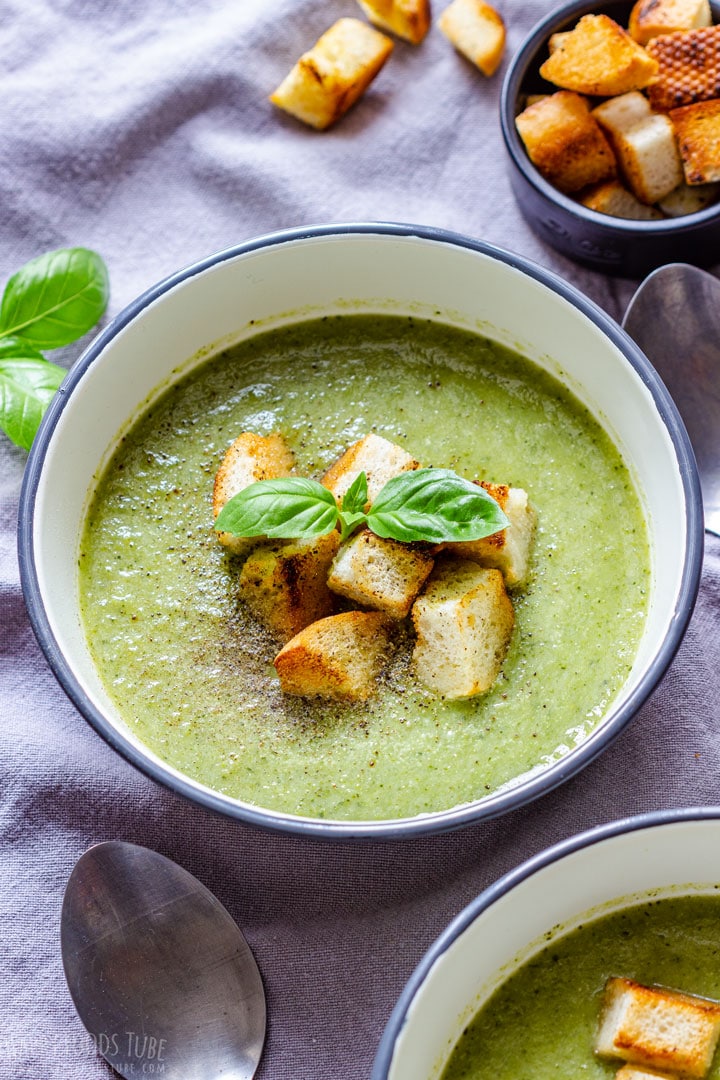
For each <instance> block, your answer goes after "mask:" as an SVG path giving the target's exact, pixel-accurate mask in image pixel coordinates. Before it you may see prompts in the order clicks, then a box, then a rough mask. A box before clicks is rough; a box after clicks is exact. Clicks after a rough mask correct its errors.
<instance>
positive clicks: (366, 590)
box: [328, 529, 434, 619]
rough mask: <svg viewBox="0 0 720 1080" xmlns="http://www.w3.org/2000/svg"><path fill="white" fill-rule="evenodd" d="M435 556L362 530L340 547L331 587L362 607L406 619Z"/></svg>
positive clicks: (420, 548) (334, 565) (412, 546)
mask: <svg viewBox="0 0 720 1080" xmlns="http://www.w3.org/2000/svg"><path fill="white" fill-rule="evenodd" d="M433 562H434V560H433V557H432V555H429V554H428V553H427V551H425V550H423V549H422V547H421V546H420V545H417V544H404V543H400V542H399V541H397V540H384V539H383V538H382V537H380V536H376V535H375V533H373V532H370V530H369V529H362V530H361V531H360V532H357V533H355V535H354V536H351V537H350V539H349V540H346V541H345V543H344V544H342V545H341V547H340V550H339V551H338V553H337V555H336V557H335V560H334V562H333V564H332V567H331V569H330V574H329V576H328V586H329V587H330V588H331V589H332V590H333V592H336V593H338V594H339V595H340V596H346V597H347V598H348V599H349V600H354V601H355V603H356V604H361V605H362V607H369V608H373V609H374V610H376V611H384V612H386V613H387V614H388V615H391V616H392V617H393V618H394V619H404V618H405V616H406V615H407V614H408V612H409V611H410V608H411V607H412V604H413V601H414V600H415V598H416V597H417V595H418V593H419V592H420V590H421V589H422V587H423V585H424V584H425V582H426V581H427V579H428V577H429V575H430V571H431V570H432V568H433Z"/></svg>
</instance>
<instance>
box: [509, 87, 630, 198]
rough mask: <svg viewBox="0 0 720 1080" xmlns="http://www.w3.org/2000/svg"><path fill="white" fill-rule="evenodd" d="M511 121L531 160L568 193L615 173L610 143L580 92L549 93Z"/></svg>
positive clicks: (561, 91)
mask: <svg viewBox="0 0 720 1080" xmlns="http://www.w3.org/2000/svg"><path fill="white" fill-rule="evenodd" d="M515 124H516V126H517V129H518V133H519V135H520V138H521V139H522V141H523V143H524V144H525V149H526V150H527V152H528V157H529V158H530V160H531V161H532V163H533V165H535V167H536V168H537V169H538V171H539V172H540V173H542V175H543V176H544V177H545V179H546V180H548V181H549V182H550V183H551V184H553V186H554V187H557V188H559V189H560V191H564V192H566V193H567V194H571V193H572V192H575V191H580V190H581V189H582V188H584V187H587V186H588V185H589V184H597V183H599V182H600V181H601V180H612V179H613V178H614V177H615V176H616V175H617V165H616V162H615V155H614V153H613V150H612V147H611V146H610V143H609V142H608V140H607V138H606V137H605V135H604V133H603V131H602V128H601V127H600V125H599V124H598V122H597V120H595V118H594V117H593V116H592V115H591V113H590V105H589V103H588V101H587V99H586V98H584V97H581V96H580V94H574V93H572V92H571V91H569V90H559V91H558V92H557V93H555V94H550V95H549V96H548V97H545V98H542V100H540V101H538V102H536V103H535V104H534V105H529V106H528V108H526V109H525V110H524V111H523V112H521V113H520V114H519V115H518V116H517V117H516V118H515Z"/></svg>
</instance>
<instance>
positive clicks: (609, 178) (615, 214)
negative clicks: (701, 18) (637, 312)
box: [500, 0, 720, 277]
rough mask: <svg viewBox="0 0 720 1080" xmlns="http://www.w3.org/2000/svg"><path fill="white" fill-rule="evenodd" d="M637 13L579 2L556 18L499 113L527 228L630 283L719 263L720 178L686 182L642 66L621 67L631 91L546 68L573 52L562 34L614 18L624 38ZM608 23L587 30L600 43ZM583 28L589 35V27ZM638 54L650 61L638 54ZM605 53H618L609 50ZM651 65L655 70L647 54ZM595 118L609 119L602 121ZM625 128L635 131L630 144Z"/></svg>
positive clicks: (618, 83)
mask: <svg viewBox="0 0 720 1080" xmlns="http://www.w3.org/2000/svg"><path fill="white" fill-rule="evenodd" d="M656 7H657V5H656ZM632 10H633V5H632V4H630V3H627V2H626V0H614V2H610V3H607V2H604V3H598V4H593V3H591V2H588V0H581V2H578V0H573V2H571V3H569V4H565V5H564V6H562V7H560V8H558V9H556V10H554V11H553V12H552V14H550V15H548V16H547V17H546V18H545V19H543V20H542V21H541V22H540V23H539V24H538V25H537V26H536V27H535V28H534V30H533V31H532V32H531V33H530V34H529V36H528V37H527V38H526V39H525V41H524V42H523V44H522V45H521V46H520V48H519V49H518V51H517V53H516V54H515V56H514V58H513V60H512V62H511V64H510V66H509V68H508V70H507V73H506V76H505V79H504V82H503V88H502V95H501V104H500V122H501V128H502V133H503V139H504V142H505V146H506V149H507V152H508V155H509V176H510V183H511V186H512V189H513V192H514V195H515V198H516V200H517V203H518V206H519V208H520V211H521V213H522V214H523V216H524V218H525V219H526V220H527V222H528V224H529V225H530V226H531V228H532V229H533V230H534V231H535V232H536V233H537V234H538V236H539V237H540V238H541V239H543V240H544V241H545V242H546V243H548V244H549V245H550V246H551V247H553V248H555V249H556V250H557V251H559V252H561V253H562V254H563V255H566V256H567V257H568V258H571V259H573V260H574V261H576V262H579V263H582V264H584V265H586V266H590V267H592V268H593V269H596V270H602V271H604V272H606V273H610V274H615V275H620V276H623V277H640V276H642V275H643V274H645V273H647V272H648V271H650V270H652V269H654V268H655V267H657V266H660V265H661V264H663V263H666V262H678V261H679V262H690V263H695V264H696V265H699V266H707V265H711V264H712V263H714V262H716V261H717V252H718V250H719V248H720V186H718V184H717V182H716V181H717V178H716V177H715V178H714V179H713V180H712V182H708V183H707V184H703V185H697V183H696V180H695V179H694V180H692V183H691V184H690V186H688V185H687V184H686V183H685V177H684V174H683V166H682V162H681V157H680V153H679V150H678V144H679V140H678V134H677V125H676V124H675V123H674V121H673V119H672V117H670V116H668V114H666V113H664V112H663V113H661V112H660V111H658V110H655V109H652V108H651V104H652V103H651V102H648V99H647V96H646V94H645V93H644V84H645V82H646V81H647V80H648V79H652V77H653V76H652V74H651V69H650V68H648V71H647V72H646V73H645V74H641V75H640V76H638V75H636V74H635V68H634V67H633V66H632V65H633V62H634V58H633V57H625V63H624V67H623V66H622V65H621V64H620V63H618V70H619V72H620V75H622V76H623V78H624V81H623V80H622V79H621V78H620V76H619V75H618V78H616V79H615V81H614V82H613V81H611V80H609V78H608V75H609V74H610V73H608V75H606V73H605V72H606V69H604V68H602V67H601V68H599V69H598V71H597V72H592V71H590V72H589V74H588V72H587V71H583V69H582V67H581V66H578V65H575V66H573V65H572V64H571V62H570V61H571V59H572V57H570V59H569V60H566V61H565V63H564V65H563V66H560V68H559V70H560V74H559V75H558V74H556V72H555V69H554V68H553V67H551V59H550V58H551V57H552V58H553V59H554V60H555V65H556V66H558V62H557V58H558V57H562V56H563V53H564V51H565V50H564V49H563V45H564V44H565V43H566V42H567V39H565V40H564V39H563V35H566V34H567V33H568V31H571V30H576V29H577V28H578V25H579V24H581V20H585V19H588V18H590V19H592V20H596V19H597V20H604V19H605V17H606V16H607V17H609V19H610V20H612V24H618V25H619V26H621V27H622V28H627V26H628V24H629V21H630V13H631V11H632ZM709 10H710V12H711V17H712V19H713V22H714V23H718V22H720V7H719V6H718V4H717V2H716V0H713V2H712V3H711V4H710V5H709ZM608 24H609V20H608ZM608 24H605V23H603V22H602V21H599V22H598V23H597V26H595V24H593V23H590V29H591V30H592V32H593V33H594V34H595V35H597V34H598V33H602V31H603V27H604V26H606V25H608ZM583 26H584V27H586V29H585V31H584V32H585V33H586V34H587V33H588V32H589V31H588V29H587V27H588V23H587V22H585V21H583V22H582V24H581V27H583ZM582 32H583V31H582V29H581V33H582ZM712 32H713V33H714V30H713V31H712ZM718 34H720V29H718ZM624 40H625V39H624V38H623V39H622V41H621V43H622V42H624ZM663 40H668V39H667V38H664V39H663ZM592 45H593V42H587V43H585V45H583V42H582V41H580V42H579V43H578V48H579V49H580V51H581V52H582V50H583V49H590V48H591V47H592ZM630 48H633V45H630ZM634 48H635V49H636V50H637V52H638V54H639V55H640V54H645V50H644V48H643V47H641V46H640V45H634ZM608 49H609V50H610V51H611V52H612V49H613V43H612V42H609V44H608ZM568 51H569V50H568ZM617 51H619V50H618V48H617V47H616V52H617ZM586 55H587V53H586ZM646 55H648V56H650V58H651V60H652V62H653V63H655V61H654V60H653V58H652V56H651V53H650V52H649V53H647V54H646ZM541 68H542V69H543V73H544V75H545V76H546V78H544V77H543V75H541V74H540V69H541ZM621 68H622V70H620V69H621ZM566 69H567V70H566ZM628 72H630V74H628ZM591 76H592V78H591ZM549 78H553V79H555V78H559V79H560V82H558V83H553V82H549V81H548V79H549ZM628 80H629V81H628ZM561 84H562V85H561ZM638 87H639V88H638ZM598 108H599V110H600V112H601V113H605V114H607V115H602V116H600V115H599V114H598V112H596V110H597V109H598ZM640 112H643V113H647V115H646V116H643V117H641V116H640ZM640 120H643V121H644V122H643V124H642V132H641V135H640V138H641V145H638V144H637V136H638V132H639V128H638V126H637V125H638V123H639V121H640ZM628 125H630V126H631V127H634V129H635V130H634V131H632V132H631V133H630V136H629V137H628V135H627V127H628ZM609 133H612V134H609ZM689 168H690V166H689V165H688V166H687V169H688V170H689ZM708 175H709V174H708ZM713 176H714V173H713ZM628 178H629V179H628ZM630 180H631V181H632V184H631V183H630V182H629V181H630Z"/></svg>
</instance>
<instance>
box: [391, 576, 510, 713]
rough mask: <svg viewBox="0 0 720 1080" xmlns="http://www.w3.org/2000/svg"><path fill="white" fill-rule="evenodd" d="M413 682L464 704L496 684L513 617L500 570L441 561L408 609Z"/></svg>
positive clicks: (508, 640)
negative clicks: (413, 637) (412, 629)
mask: <svg viewBox="0 0 720 1080" xmlns="http://www.w3.org/2000/svg"><path fill="white" fill-rule="evenodd" d="M412 621H413V625H414V627H415V633H416V635H417V641H416V644H415V648H414V650H413V663H414V667H415V674H416V676H417V678H418V680H419V681H420V682H421V683H422V684H423V685H424V686H426V687H428V689H430V690H432V691H433V692H434V693H436V694H439V695H441V696H442V697H445V698H451V699H454V698H469V697H474V696H475V695H476V694H482V693H485V691H486V690H489V689H490V687H491V686H492V684H493V683H494V682H495V679H496V678H497V676H498V674H499V672H500V668H501V666H502V663H503V660H504V659H505V654H506V652H507V647H508V644H509V642H510V637H511V635H512V631H513V625H514V621H515V615H514V611H513V606H512V603H511V601H510V598H509V597H508V595H507V592H506V590H505V584H504V582H503V576H502V574H501V573H500V571H499V570H491V569H486V568H485V567H482V566H478V565H477V563H473V562H466V561H464V560H463V559H453V558H446V557H444V556H441V557H440V558H439V559H438V560H437V562H436V564H435V569H434V570H433V573H432V574H431V576H430V579H429V581H428V583H427V586H426V587H425V591H424V592H423V593H422V594H421V595H420V596H419V597H418V599H417V600H416V601H415V603H414V605H413V608H412Z"/></svg>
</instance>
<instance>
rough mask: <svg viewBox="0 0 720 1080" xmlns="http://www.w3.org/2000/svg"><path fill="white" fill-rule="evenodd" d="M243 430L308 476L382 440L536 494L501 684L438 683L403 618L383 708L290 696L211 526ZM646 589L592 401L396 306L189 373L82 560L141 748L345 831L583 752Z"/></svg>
mask: <svg viewBox="0 0 720 1080" xmlns="http://www.w3.org/2000/svg"><path fill="white" fill-rule="evenodd" d="M246 430H249V431H255V432H257V433H259V434H268V433H270V432H272V431H281V432H282V433H283V434H284V435H285V436H286V438H287V440H288V442H289V444H290V446H291V447H292V449H293V451H294V453H295V455H296V459H297V467H298V471H299V472H301V473H303V474H305V475H308V476H313V477H320V476H321V475H322V473H323V472H324V471H325V469H326V468H327V467H328V466H329V465H330V464H331V462H332V461H334V460H335V459H336V458H337V457H338V456H339V455H340V454H341V453H342V452H343V450H345V449H346V448H347V447H348V446H349V445H350V444H351V443H353V442H355V441H356V440H357V439H360V438H361V437H362V436H364V435H366V434H367V433H368V432H371V431H374V432H377V433H378V434H380V435H383V436H384V437H386V438H388V439H390V440H391V441H393V442H396V443H398V444H400V445H401V446H403V447H404V448H405V449H407V450H408V451H409V452H410V453H411V454H412V455H413V456H414V457H416V458H418V459H419V460H420V461H421V462H422V463H423V464H424V465H434V466H442V467H448V468H452V469H455V470H456V471H457V472H459V473H461V474H462V475H465V476H469V477H471V478H479V479H487V480H492V481H495V482H498V483H510V484H515V485H518V486H520V487H523V488H525V489H526V490H527V492H528V493H529V496H530V500H531V502H532V504H533V505H534V507H535V508H536V510H537V514H538V529H537V535H536V540H535V547H534V554H533V569H532V574H531V578H530V581H529V583H528V585H527V587H526V588H525V589H524V590H522V591H521V592H518V593H516V594H515V595H514V597H513V599H514V605H515V614H516V625H515V630H514V634H513V638H512V641H511V644H510V649H509V653H508V656H507V659H506V661H505V664H504V668H503V672H502V674H501V677H500V678H499V679H498V681H497V682H496V684H495V686H494V687H493V688H492V689H491V691H490V692H488V693H487V694H485V695H484V696H482V697H478V698H475V699H471V700H469V701H459V702H448V701H443V700H439V699H437V698H436V697H434V696H433V695H432V694H431V693H430V692H428V691H426V690H424V689H422V688H421V687H419V686H418V685H417V683H416V682H415V680H414V678H413V676H412V672H411V670H410V664H409V656H410V649H411V642H410V641H409V633H408V632H407V631H406V630H404V629H403V628H402V627H401V626H400V624H399V629H398V637H399V639H400V641H401V645H400V648H399V649H398V651H397V654H396V655H395V658H394V660H393V661H392V663H391V664H390V667H389V669H388V670H387V672H386V673H385V675H384V677H383V681H382V684H381V685H380V688H379V691H378V693H377V694H376V695H375V696H374V697H373V698H372V699H371V700H370V701H369V702H368V703H366V704H363V705H347V704H342V705H341V704H338V703H332V702H331V703H328V702H324V701H319V700H314V701H308V700H301V699H297V698H290V697H287V696H284V695H283V694H282V693H281V692H280V688H279V683H278V680H277V677H276V675H275V671H274V668H273V666H272V659H273V657H274V655H275V654H276V652H277V643H276V642H274V641H273V640H272V639H271V638H269V636H268V635H267V634H266V633H264V632H263V631H262V630H261V629H260V628H259V627H258V626H257V625H255V624H254V623H253V622H252V620H251V619H249V618H248V616H247V615H246V614H245V613H244V612H243V610H242V608H241V605H240V604H239V603H238V601H237V598H236V578H237V566H236V565H234V564H233V561H232V559H230V558H229V557H228V556H227V554H226V552H225V551H224V549H223V548H222V547H221V545H220V544H219V543H218V542H217V539H216V537H215V535H214V533H213V530H212V513H211V496H212V485H213V478H214V475H215V472H216V470H217V468H218V465H219V463H220V461H221V459H222V456H223V454H224V452H225V450H226V448H227V446H228V445H229V444H230V443H231V442H232V440H233V439H234V438H236V436H237V435H239V434H240V433H241V432H242V431H246ZM648 582H649V555H648V544H647V534H646V528H645V522H644V518H643V515H642V512H641V508H640V505H639V501H638V497H637V494H636V492H635V490H634V488H633V485H632V482H631V480H630V477H629V475H628V472H627V470H626V468H625V466H624V464H623V462H622V461H621V459H620V456H619V454H618V453H617V451H616V449H615V447H614V446H613V445H612V443H611V441H610V440H609V438H608V437H607V436H606V434H605V432H604V431H603V430H602V428H601V427H600V426H599V425H598V424H597V423H596V422H595V420H594V419H593V418H592V417H591V416H590V415H589V414H588V412H587V411H586V410H585V409H584V408H583V407H582V406H581V405H580V404H579V402H578V401H577V400H576V399H575V398H574V397H573V396H572V395H571V394H570V393H568V391H567V390H566V389H564V388H563V387H562V386H561V385H560V383H559V382H557V381H556V380H554V379H553V378H551V377H550V376H548V375H547V374H545V373H544V372H542V371H540V370H539V369H538V368H537V367H535V366H534V365H532V364H530V363H529V362H528V361H527V360H525V359H523V358H522V357H521V356H519V355H517V354H516V353H514V352H512V351H511V350H509V349H506V348H504V347H501V346H499V345H498V344H497V343H494V342H492V341H489V340H487V339H485V338H483V337H480V336H478V335H476V334H472V333H468V332H464V331H460V330H458V329H454V328H452V327H449V326H446V325H444V324H441V323H434V322H428V321H421V320H415V319H412V318H407V319H405V318H400V317H397V316H394V317H393V316H354V315H342V316H337V317H330V318H325V319H319V320H311V321H307V322H303V323H298V324H296V325H294V326H292V327H287V328H282V329H276V330H273V331H269V332H265V333H261V334H258V335H257V336H256V337H253V338H251V339H250V340H248V341H245V342H243V343H241V344H239V345H237V346H235V347H233V348H231V349H228V350H227V351H225V352H223V353H221V354H219V355H217V356H215V357H213V358H212V359H210V360H208V361H205V362H204V363H203V364H202V365H201V366H200V367H199V368H196V369H194V370H193V371H192V372H191V373H190V374H188V375H187V376H186V377H184V378H183V379H181V380H180V381H179V382H178V383H177V384H175V385H173V386H172V387H171V388H170V389H168V391H167V392H166V393H165V394H164V396H163V397H162V398H161V399H160V400H158V401H157V402H155V403H153V404H152V406H151V407H149V408H148V411H147V412H146V413H145V414H144V415H142V416H140V417H139V418H138V420H137V421H136V422H135V423H134V424H133V426H132V427H131V428H130V429H129V430H128V432H127V433H126V434H125V436H124V438H123V439H122V441H121V444H120V446H119V447H118V449H117V452H116V453H115V454H114V456H113V458H112V460H111V462H110V464H109V466H108V468H107V469H106V471H105V474H104V475H103V476H102V477H101V478H100V479H99V482H98V485H97V491H96V494H95V496H94V498H93V500H92V504H91V506H90V508H89V512H88V515H87V521H86V525H85V529H84V535H83V538H82V545H81V555H80V592H81V607H82V612H83V617H84V620H85V626H86V631H87V637H88V641H89V643H90V647H91V649H92V652H93V655H94V658H95V660H96V662H97V665H98V669H99V671H100V674H101V678H102V679H103V680H104V683H105V684H106V687H107V689H108V692H109V693H110V695H111V696H112V698H113V699H114V701H115V702H116V704H117V708H118V710H119V711H120V713H121V714H122V716H123V717H124V719H125V720H126V722H127V724H128V725H129V726H130V727H131V728H132V729H133V730H134V731H135V732H136V733H137V735H138V737H139V738H140V739H141V740H142V741H144V742H145V743H146V744H147V745H148V746H150V747H152V749H153V750H154V751H155V752H156V753H157V754H158V755H159V756H160V757H162V758H163V759H164V760H166V761H167V762H169V763H170V764H172V765H173V766H175V767H176V768H177V769H179V770H181V771H182V772H184V773H186V774H187V775H189V776H191V777H193V778H195V779H197V780H199V781H201V782H203V783H205V784H206V785H208V786H209V787H211V788H213V789H216V790H218V791H221V792H224V793H225V794H227V795H229V796H232V797H236V798H239V799H242V800H244V801H246V802H249V803H251V804H254V805H256V806H261V807H264V808H268V809H274V810H280V811H284V812H289V813H294V814H299V815H308V816H312V817H319V818H335V819H339V820H352V819H354V820H358V819H366V820H372V819H375V820H377V819H388V818H400V817H405V816H412V815H416V814H420V813H425V812H433V811H439V810H443V809H448V808H451V807H453V806H457V805H460V804H462V803H466V802H471V801H474V800H477V799H479V798H481V797H482V796H484V795H487V794H489V793H490V792H494V791H496V790H497V789H498V788H500V787H501V786H502V785H504V784H508V783H509V782H511V781H513V780H514V779H515V778H517V777H519V776H520V775H522V774H524V773H526V772H528V771H529V770H532V769H536V768H538V767H542V766H544V765H547V764H549V763H551V762H554V761H555V760H557V759H559V758H560V757H561V756H563V755H564V754H565V753H567V752H568V750H569V749H571V748H572V747H574V746H575V745H576V744H577V743H579V742H582V740H583V739H584V738H585V737H586V736H587V734H588V733H589V732H590V731H591V730H592V729H593V728H595V727H596V725H597V724H598V723H599V721H600V720H601V719H602V717H603V715H604V714H605V713H606V711H607V708H608V706H609V704H610V703H611V702H612V700H613V697H614V696H615V695H616V693H617V692H618V690H619V689H620V687H621V686H622V684H623V681H624V679H625V678H626V676H627V673H628V671H629V670H630V667H631V665H632V661H633V657H634V654H635V651H636V647H637V642H638V640H639V637H640V635H641V632H642V627H643V622H644V619H645V614H646V602H647V591H648Z"/></svg>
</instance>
